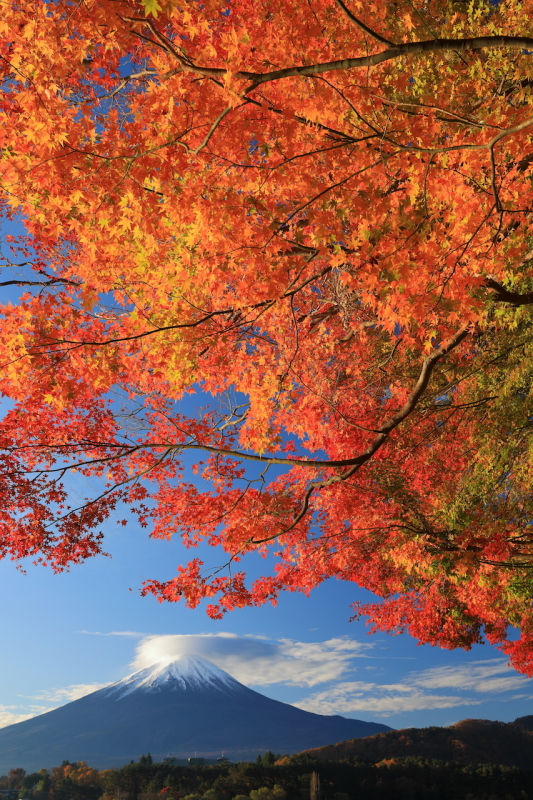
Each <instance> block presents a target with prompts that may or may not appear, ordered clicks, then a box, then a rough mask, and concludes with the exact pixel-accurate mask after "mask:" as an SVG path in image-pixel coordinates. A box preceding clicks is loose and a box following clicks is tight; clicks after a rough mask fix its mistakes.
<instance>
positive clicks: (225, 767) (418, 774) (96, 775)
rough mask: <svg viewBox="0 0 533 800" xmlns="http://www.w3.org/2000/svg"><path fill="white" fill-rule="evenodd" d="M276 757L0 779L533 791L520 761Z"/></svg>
mask: <svg viewBox="0 0 533 800" xmlns="http://www.w3.org/2000/svg"><path fill="white" fill-rule="evenodd" d="M271 761H272V758H271V756H270V755H267V757H266V758H265V757H261V758H260V759H258V760H257V763H253V764H252V763H247V762H241V763H238V764H229V763H227V764H220V765H216V766H193V767H180V766H175V765H173V764H169V763H153V761H152V759H151V757H150V756H143V757H142V759H141V760H140V761H139V762H132V763H130V764H127V765H126V766H124V767H121V768H120V769H107V770H101V771H99V770H95V769H91V767H89V766H87V764H85V763H84V762H76V763H74V764H69V762H63V764H62V765H61V766H60V767H56V768H55V769H53V770H51V772H48V771H47V770H41V771H40V772H36V773H32V774H30V775H27V774H26V773H25V772H24V770H21V769H17V770H11V771H10V773H9V774H8V775H7V776H2V777H1V778H0V787H1V788H10V789H12V790H15V789H16V790H18V796H19V798H28V800H310V794H312V795H313V798H312V799H311V800H316V798H319V800H530V798H533V772H530V771H527V770H521V769H518V768H517V767H507V766H502V765H495V764H477V765H464V764H458V763H456V762H446V761H436V760H428V759H424V758H416V757H408V758H394V759H385V760H383V761H380V762H378V763H372V762H370V761H362V760H356V759H352V760H351V763H350V761H344V762H318V761H317V760H315V759H314V758H312V757H310V756H308V755H299V756H292V757H290V758H286V759H284V760H283V762H284V763H281V764H279V763H278V764H275V763H274V764H272V763H270V762H271ZM311 786H313V787H314V788H312V790H311V791H310V787H311ZM317 787H319V788H318V789H317ZM317 791H318V794H317Z"/></svg>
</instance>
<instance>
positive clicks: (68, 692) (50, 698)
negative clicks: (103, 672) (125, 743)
mask: <svg viewBox="0 0 533 800" xmlns="http://www.w3.org/2000/svg"><path fill="white" fill-rule="evenodd" d="M105 686H109V683H76V684H73V685H72V686H66V687H65V688H64V689H44V690H43V691H42V692H41V693H40V694H34V695H31V698H32V699H33V700H44V701H45V702H47V703H60V704H61V705H64V704H65V703H71V702H72V701H73V700H79V699H80V697H85V695H86V694H91V692H97V691H98V689H103V688H104V687H105ZM45 710H46V711H51V710H52V709H51V708H47V709H45ZM39 713H42V712H39Z"/></svg>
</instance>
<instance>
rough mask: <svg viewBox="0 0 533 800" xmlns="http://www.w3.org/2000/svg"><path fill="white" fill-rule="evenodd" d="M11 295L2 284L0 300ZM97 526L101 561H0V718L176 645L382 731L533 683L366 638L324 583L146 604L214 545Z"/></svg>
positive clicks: (75, 488) (519, 696) (248, 680)
mask: <svg viewBox="0 0 533 800" xmlns="http://www.w3.org/2000/svg"><path fill="white" fill-rule="evenodd" d="M6 232H8V231H7V229H6V228H4V230H3V233H4V235H5V233H6ZM4 252H5V250H4ZM16 297H17V295H16V292H15V291H14V290H5V291H4V293H3V294H2V295H0V302H7V301H8V300H10V301H16ZM195 399H196V398H195V397H194V396H192V397H190V398H189V399H188V400H187V403H189V404H194V402H195ZM184 410H185V409H184ZM70 488H71V491H72V492H73V493H79V494H80V495H83V494H84V493H85V492H86V491H87V489H88V488H90V487H88V486H87V485H84V484H83V479H82V478H77V479H76V482H73V483H72V484H71V487H70ZM122 516H124V515H123V513H122V512H121V513H119V514H118V515H117V518H121V517H122ZM104 533H105V535H106V543H105V549H106V550H107V551H108V552H109V553H110V554H111V557H110V558H105V557H100V558H97V559H92V560H90V561H88V562H87V563H86V564H82V565H79V566H76V567H74V568H73V569H72V571H71V572H70V573H64V574H60V575H54V574H52V572H50V571H49V570H47V569H44V568H42V567H35V566H33V565H31V564H25V565H24V567H25V569H26V574H23V573H21V572H20V571H18V570H17V568H16V565H15V564H14V563H13V562H10V561H3V562H0V603H1V607H2V608H3V610H4V613H3V614H2V619H1V622H0V643H1V644H0V675H1V678H2V680H1V681H0V726H4V725H8V724H11V723H13V722H17V721H20V720H22V719H25V718H28V716H32V715H35V714H39V713H43V712H44V711H46V710H49V709H51V708H55V707H57V706H58V705H63V704H64V703H65V702H69V701H70V700H73V699H75V698H77V697H79V696H82V695H83V694H86V693H88V692H90V691H93V690H95V689H98V688H100V687H101V686H103V685H105V684H107V683H109V682H113V681H116V680H118V679H120V678H122V677H124V676H125V675H127V674H128V673H130V672H132V671H133V670H134V669H137V668H140V667H144V666H148V665H149V664H150V663H153V662H155V661H157V660H159V659H162V658H167V657H168V656H169V655H179V654H180V653H185V652H187V653H197V654H199V655H203V656H204V657H207V658H209V659H210V660H211V661H213V662H214V663H216V664H218V665H219V666H220V667H222V668H223V669H225V670H227V671H228V672H230V673H231V674H232V675H233V676H234V677H236V678H237V679H238V680H241V681H242V682H243V683H245V684H246V685H248V686H251V687H252V688H254V689H256V690H257V691H260V692H263V693H264V694H266V695H268V696H269V697H273V698H275V699H278V700H282V701H284V702H287V703H294V704H296V705H298V706H300V707H301V708H305V709H307V710H310V711H314V712H317V713H323V714H342V715H344V716H348V717H354V718H357V719H364V720H376V721H382V722H384V723H386V724H388V725H390V726H391V727H394V728H401V727H409V726H427V725H449V724H452V723H453V722H456V721H458V720H460V719H464V718H466V717H474V718H484V719H499V720H503V721H511V720H513V719H515V718H516V717H518V716H523V715H526V714H530V713H533V681H531V680H528V679H526V678H525V677H524V676H522V675H519V674H518V673H516V672H515V671H514V670H511V669H509V668H508V667H507V665H506V659H505V657H503V656H502V654H501V653H500V652H499V651H498V650H496V649H495V648H493V647H491V646H489V645H483V646H481V645H479V646H476V647H474V648H473V649H472V650H471V651H469V652H464V651H444V650H439V649H437V648H432V647H429V646H427V645H425V646H422V647H419V646H417V645H416V642H414V641H413V640H412V639H410V637H408V636H394V637H392V636H386V635H384V634H376V635H373V636H369V635H368V633H367V628H366V626H365V624H364V622H362V621H357V622H350V621H349V618H350V614H351V609H350V605H351V604H352V603H353V602H355V601H357V600H363V601H365V600H367V601H368V600H372V599H373V596H372V595H371V594H370V593H368V592H366V591H364V590H362V589H359V588H358V587H357V586H355V585H353V584H349V583H345V582H341V581H335V580H331V581H329V582H327V583H326V584H324V585H323V586H321V587H320V588H319V589H317V590H315V592H314V593H313V594H312V595H311V597H309V598H306V597H305V596H303V595H299V594H285V595H284V596H282V597H281V599H280V601H279V603H278V605H277V606H275V607H272V606H267V607H263V608H259V609H244V610H240V611H234V612H232V613H231V614H228V615H226V617H225V619H223V620H221V621H213V620H210V619H209V618H208V617H207V616H206V614H205V611H204V610H203V609H201V608H199V609H196V610H190V609H186V608H184V607H183V605H182V604H159V603H157V602H156V601H155V600H154V599H153V598H151V597H147V598H141V597H140V595H139V590H140V587H141V584H142V582H143V581H145V580H147V579H149V578H158V579H168V578H170V577H172V576H173V575H174V570H175V567H176V565H177V564H179V563H184V562H185V561H187V560H189V559H190V558H191V557H193V556H196V555H198V556H199V557H200V558H203V559H204V561H205V563H206V565H207V566H213V567H216V566H220V565H221V564H222V563H224V560H225V559H224V556H223V554H220V553H217V552H216V551H214V550H213V549H211V548H207V547H206V548H199V550H198V551H187V550H186V549H185V548H184V547H183V546H182V544H181V543H180V541H179V540H173V541H170V542H168V541H155V540H150V539H149V538H148V535H147V532H146V531H145V530H142V529H141V528H139V527H138V526H137V525H136V523H135V521H133V520H132V521H130V524H129V525H128V526H127V527H126V528H123V527H122V526H120V525H116V524H115V522H114V521H109V522H108V523H107V524H106V525H105V526H104ZM246 566H247V567H248V569H249V572H250V574H251V575H252V577H253V576H255V575H258V574H260V570H261V569H263V568H264V567H265V566H267V567H268V564H266V565H265V563H264V562H263V561H262V560H261V559H260V558H259V557H258V556H252V557H250V558H249V559H248V561H247V562H246Z"/></svg>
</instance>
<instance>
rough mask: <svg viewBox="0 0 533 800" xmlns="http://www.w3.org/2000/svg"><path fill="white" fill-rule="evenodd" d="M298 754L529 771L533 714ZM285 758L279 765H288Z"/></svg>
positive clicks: (406, 731)
mask: <svg viewBox="0 0 533 800" xmlns="http://www.w3.org/2000/svg"><path fill="white" fill-rule="evenodd" d="M299 756H311V757H313V758H316V759H317V760H318V761H343V760H346V759H348V760H350V759H354V758H355V759H357V758H359V759H368V760H369V761H373V762H375V763H377V762H380V761H385V760H390V759H393V760H394V759H397V758H406V757H418V758H426V759H436V760H439V761H454V762H457V763H459V764H502V765H505V766H509V767H519V768H521V769H528V770H531V769H533V716H526V717H519V718H518V719H516V720H514V722H499V721H497V720H487V719H482V720H478V719H464V720H461V721H460V722H457V723H455V725H450V726H449V727H447V728H443V727H437V726H432V727H428V728H402V729H400V730H390V731H385V732H381V733H377V734H375V735H372V736H367V737H364V738H360V739H355V738H354V739H349V740H346V741H345V742H337V743H336V744H333V745H326V746H324V747H317V748H310V749H308V750H305V751H303V752H301V753H298V754H296V756H293V757H296V758H298V757H299ZM289 762H290V757H289V758H287V759H282V760H281V762H280V763H289Z"/></svg>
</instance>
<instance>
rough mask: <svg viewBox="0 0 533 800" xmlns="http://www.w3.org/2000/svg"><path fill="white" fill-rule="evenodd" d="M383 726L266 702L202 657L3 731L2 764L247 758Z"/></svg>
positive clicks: (32, 765) (144, 672)
mask: <svg viewBox="0 0 533 800" xmlns="http://www.w3.org/2000/svg"><path fill="white" fill-rule="evenodd" d="M383 730H390V729H389V728H388V727H387V726H386V725H380V724H378V723H374V722H361V721H360V720H354V719H345V718H344V717H339V716H334V717H325V716H321V715H319V714H311V713H309V712H307V711H302V710H301V709H299V708H295V707H294V706H290V705H287V704H285V703H280V702H278V701H277V700H271V699H270V698H268V697H265V696H264V695H261V694H259V693H258V692H254V691H253V690H251V689H248V688H247V687H246V686H243V685H242V684H241V683H239V682H238V681H236V680H235V679H234V678H232V677H231V676H230V675H228V674H227V673H226V672H223V670H221V669H219V668H218V667H216V666H215V665H214V664H211V663H209V662H207V661H205V660H204V659H200V658H195V657H194V658H193V657H191V656H188V657H183V658H181V659H179V660H177V661H173V662H170V663H168V664H165V665H158V666H156V667H153V668H149V669H144V670H141V671H140V672H137V673H135V674H134V675H130V676H129V677H127V678H124V679H123V680H121V681H118V682H117V683H115V684H113V685H111V686H107V687H106V688H104V689H100V690H99V691H97V692H93V693H92V694H89V695H86V696H85V697H82V698H80V699H79V700H75V701H74V702H72V703H68V704H67V705H65V706H62V707H61V708H57V709H55V710H54V711H48V712H47V713H46V714H41V715H40V716H38V717H34V718H33V719H30V720H26V721H24V722H19V723H17V724H16V725H10V726H8V727H7V728H3V729H1V730H0V770H1V771H2V772H5V771H6V770H7V769H10V768H11V767H24V768H25V769H26V770H37V769H41V768H42V767H50V766H54V765H57V764H60V763H61V761H63V760H64V759H68V760H69V761H78V760H84V761H87V762H88V763H89V764H90V765H91V766H93V767H98V768H104V767H109V766H119V765H121V764H124V763H127V762H129V761H130V760H131V759H137V758H138V757H139V756H140V755H141V754H142V753H147V752H148V751H149V752H151V754H152V756H153V757H154V758H156V759H157V758H162V757H164V756H166V755H168V754H169V753H170V754H171V755H175V756H178V757H182V758H183V757H189V756H194V755H195V753H196V754H197V755H198V756H202V755H203V756H219V755H220V754H221V752H224V754H225V755H226V756H228V758H230V759H239V758H240V759H244V760H246V759H249V758H253V757H255V756H256V755H257V753H264V752H265V751H267V750H273V751H275V752H278V753H294V752H297V751H299V750H303V749H307V748H310V747H317V746H320V745H323V744H326V743H327V742H336V741H340V740H343V739H347V738H353V737H358V736H369V735H371V734H373V733H376V732H378V731H383Z"/></svg>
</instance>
